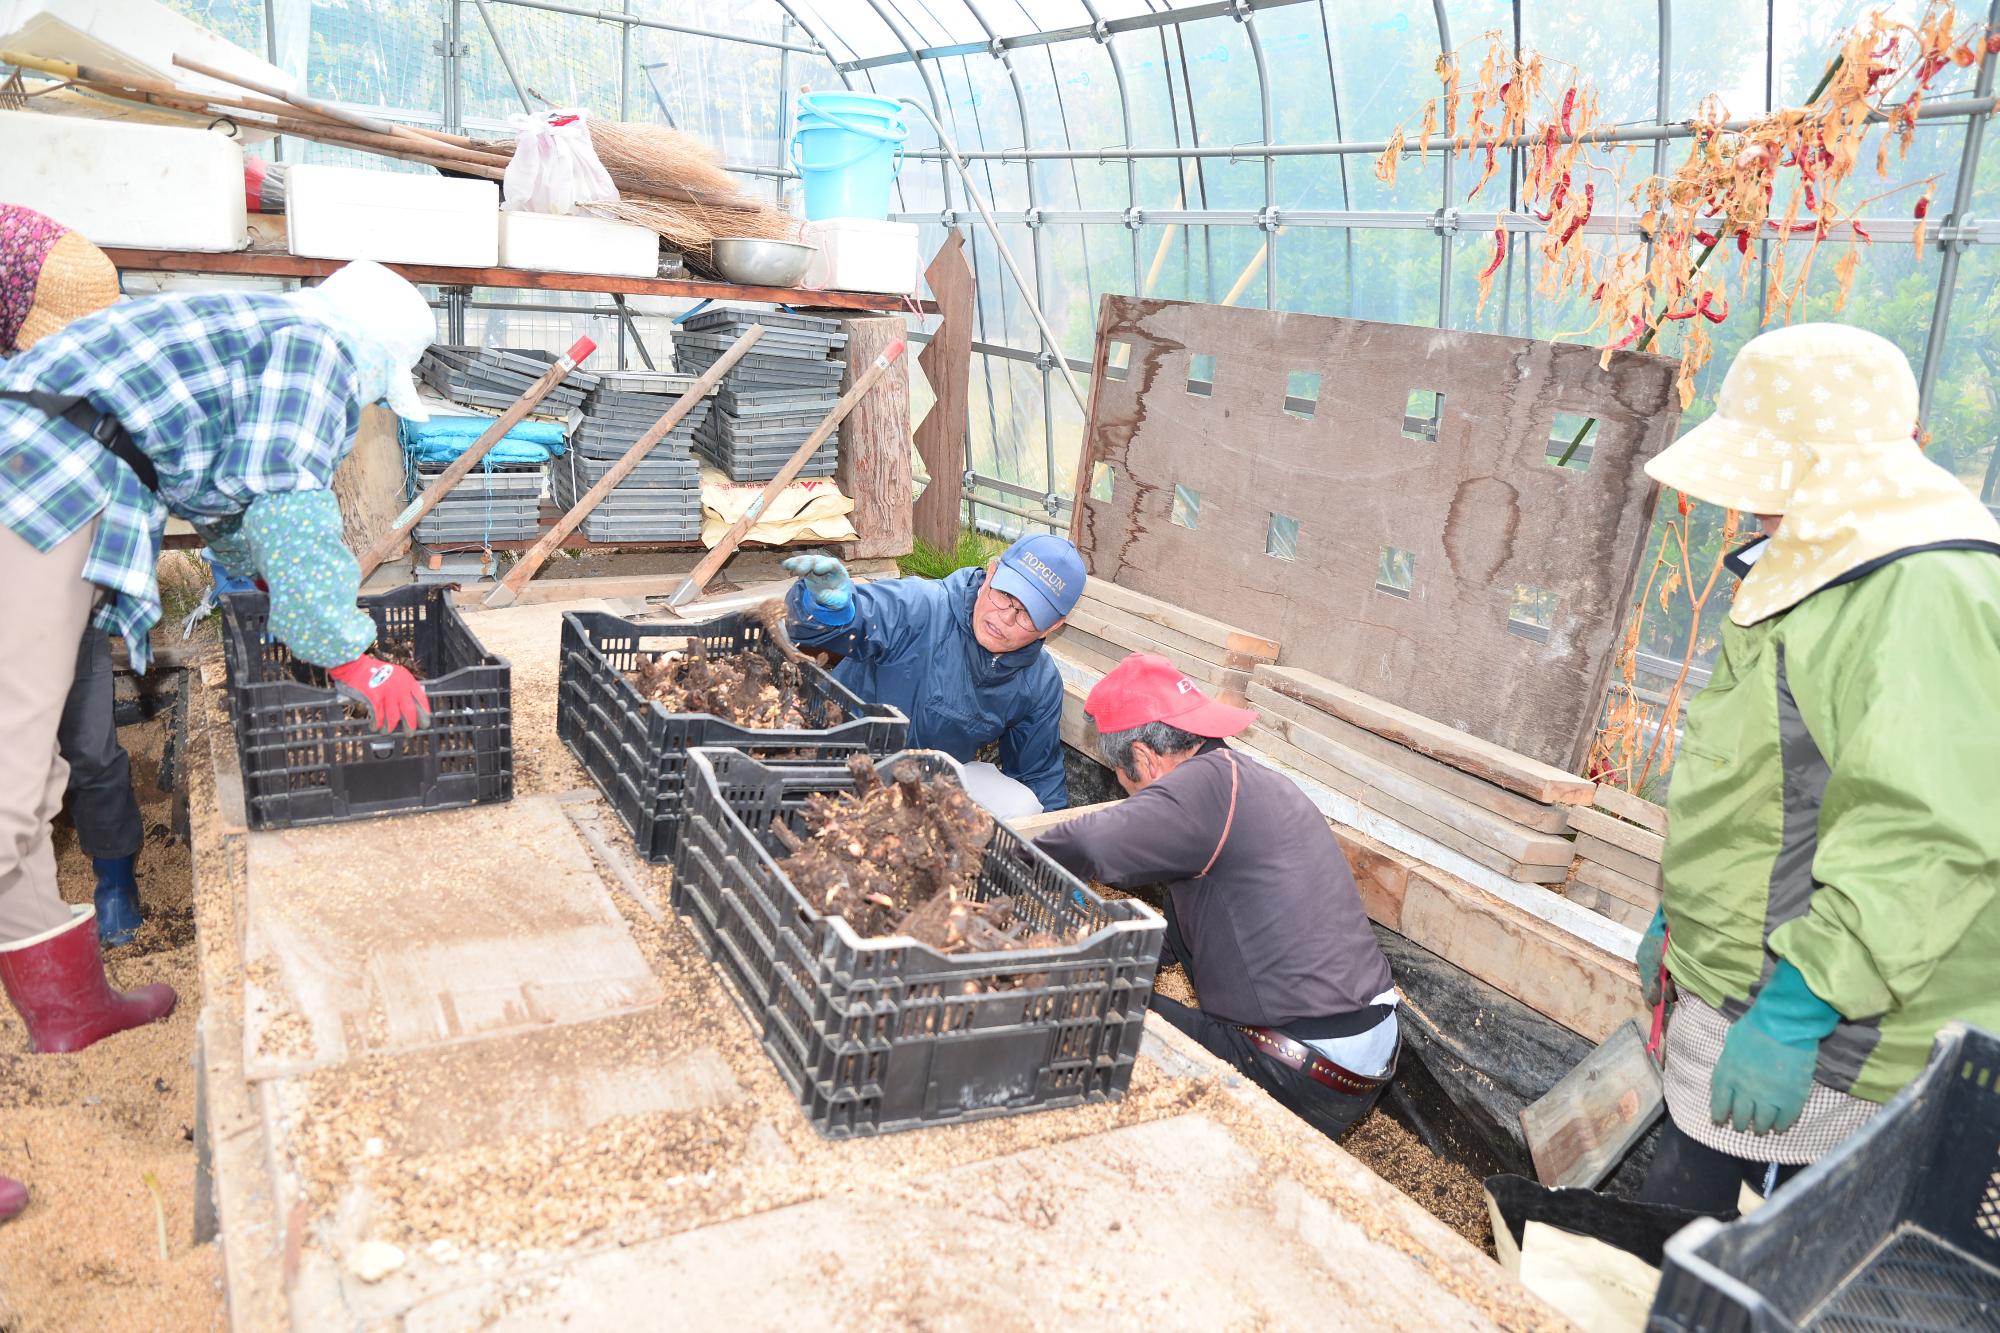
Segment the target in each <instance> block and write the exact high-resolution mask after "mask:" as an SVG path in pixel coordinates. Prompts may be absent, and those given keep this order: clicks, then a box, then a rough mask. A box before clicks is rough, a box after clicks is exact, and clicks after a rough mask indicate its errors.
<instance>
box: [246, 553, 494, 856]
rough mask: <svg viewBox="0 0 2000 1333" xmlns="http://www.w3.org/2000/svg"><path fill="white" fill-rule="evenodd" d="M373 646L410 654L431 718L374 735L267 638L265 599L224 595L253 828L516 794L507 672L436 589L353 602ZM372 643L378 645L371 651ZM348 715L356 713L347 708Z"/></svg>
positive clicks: (319, 677)
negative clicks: (373, 636) (366, 618)
mask: <svg viewBox="0 0 2000 1333" xmlns="http://www.w3.org/2000/svg"><path fill="white" fill-rule="evenodd" d="M359 605H360V607H361V609H362V610H364V611H366V612H367V613H368V614H369V615H371V616H373V617H374V619H375V627H376V633H377V635H378V640H377V643H378V645H380V644H385V643H386V644H395V645H398V646H399V647H400V649H401V650H402V652H403V653H404V654H406V655H407V656H408V657H410V658H411V659H413V660H415V661H416V662H417V663H418V665H419V667H420V668H421V669H420V671H419V673H418V674H419V675H421V676H422V677H423V678H424V680H423V686H424V693H425V694H427V695H428V696H430V703H431V725H430V726H429V727H428V728H426V729H424V730H423V731H418V732H407V731H399V732H395V733H392V734H390V735H383V734H382V733H380V732H378V731H376V730H375V729H374V727H373V725H372V724H371V723H370V722H369V721H368V718H367V716H366V714H365V713H364V714H362V715H361V716H358V717H350V716H349V715H348V712H349V709H348V705H347V703H346V702H345V701H344V700H342V699H341V698H340V696H339V695H338V694H337V693H336V692H335V691H334V689H333V687H332V686H330V685H329V684H327V679H326V672H325V671H323V670H321V669H320V668H319V667H315V666H309V665H307V664H306V663H304V662H300V661H297V660H296V659H294V658H293V657H292V655H291V653H290V652H289V651H287V650H286V648H285V646H284V645H283V644H281V643H277V642H275V641H273V640H272V639H270V638H269V637H267V636H266V634H265V628H266V626H267V625H268V624H269V621H270V614H271V611H270V599H269V598H267V597H266V596H265V595H264V594H263V593H260V592H251V593H232V594H230V595H229V596H226V597H224V598H223V599H222V646H223V661H224V664H225V667H226V669H227V671H228V686H229V711H230V716H231V718H232V720H233V721H234V723H235V727H236V749H237V754H238V756H239V757H240V759H241V761H242V766H243V797H244V804H245V806H246V807H247V808H248V810H249V815H250V826H251V827H252V828H259V829H269V828H293V827H297V826H299V825H304V824H333V823H339V822H340V821H342V820H348V819H369V818H373V817H374V816H376V815H387V814H397V813H401V812H405V811H417V810H448V809H452V808H454V807H457V806H465V805H484V804H486V803H488V802H492V801H505V800H510V799H512V797H513V795H514V742H513V705H512V698H513V696H512V692H511V675H512V673H511V670H510V668H509V667H508V665H507V661H506V659H505V658H501V657H495V656H494V655H493V654H491V653H489V652H487V651H486V650H485V649H484V648H483V647H481V646H480V643H479V640H478V639H477V638H475V637H474V636H473V633H472V631H471V630H470V629H469V628H467V626H466V623H465V620H464V618H463V617H461V616H460V615H459V614H458V611H457V610H456V609H455V608H454V607H453V606H452V604H451V592H450V589H449V588H447V587H443V586H432V587H427V588H425V587H414V586H413V587H407V588H398V589H396V590H395V591H393V592H385V593H377V594H373V595H370V596H366V597H363V598H361V599H360V603H359ZM370 651H371V652H373V651H376V650H375V649H373V648H371V649H370ZM356 711H357V712H358V711H359V710H356Z"/></svg>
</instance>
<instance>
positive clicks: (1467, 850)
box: [1242, 726, 1569, 884]
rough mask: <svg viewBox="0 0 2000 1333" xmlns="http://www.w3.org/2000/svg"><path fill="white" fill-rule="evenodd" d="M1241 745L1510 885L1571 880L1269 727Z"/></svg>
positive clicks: (1560, 869) (1249, 734) (1565, 869)
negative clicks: (1502, 848) (1490, 842)
mask: <svg viewBox="0 0 2000 1333" xmlns="http://www.w3.org/2000/svg"><path fill="white" fill-rule="evenodd" d="M1242 740H1243V743H1244V744H1246V745H1250V746H1253V747H1255V748H1256V749H1258V750H1261V751H1263V752H1264V753H1265V754H1268V755H1270V756H1271V757H1273V758H1275V759H1277V760H1278V761H1280V762H1281V763H1285V764H1288V765H1290V766H1291V767H1293V768H1296V769H1298V770H1299V771H1300V772H1301V773H1304V774H1305V775H1306V776H1308V777H1310V778H1312V779H1313V780H1314V781H1316V782H1319V783H1322V784H1324V785H1325V786H1327V787H1330V788H1332V789H1333V790H1334V791H1337V792H1340V793H1341V794H1342V795H1344V796H1347V797H1348V798H1350V799H1351V800H1354V801H1356V802H1357V803H1359V804H1361V805H1363V806H1366V807H1367V808H1368V809H1370V810H1373V811H1374V812H1375V813H1377V814H1379V815H1382V816H1385V817H1386V818H1389V819H1393V820H1395V821H1396V822H1397V823H1398V824H1401V825H1402V826H1403V827H1405V828H1407V829H1410V830H1411V831H1413V832H1416V833H1421V834H1422V835H1423V836H1424V837H1426V838H1429V839H1431V840H1432V841H1433V842H1436V843H1439V844H1440V845H1442V846H1445V847H1449V848H1450V849H1451V850H1452V851H1454V852H1457V853H1458V854H1459V855H1461V856H1464V857H1468V858H1470V859H1471V860H1473V861H1476V862H1478V863H1479V864H1480V865H1482V866H1485V867H1486V868H1488V869H1489V870H1493V871H1495V872H1497V873H1499V874H1501V875H1505V876H1506V877H1507V878H1509V879H1513V880H1518V881H1520V882H1522V883H1524V884H1535V883H1541V884H1551V883H1561V882H1562V881H1563V880H1564V879H1566V878H1568V876H1569V865H1568V863H1567V862H1565V863H1563V864H1562V865H1559V866H1558V865H1545V864H1535V863H1529V862H1523V861H1519V860H1516V859H1515V858H1513V857H1510V856H1508V855H1506V854H1505V853H1502V852H1500V851H1497V850H1495V849H1494V848H1492V847H1489V846H1487V845H1486V844H1485V843H1483V842H1481V841H1480V840H1479V839H1478V838H1475V837H1470V836H1468V835H1467V834H1466V833H1465V832H1464V831H1463V830H1461V829H1459V828H1458V827H1456V826H1455V825H1453V824H1452V823H1451V822H1449V821H1448V820H1445V819H1440V818H1439V817H1438V816H1436V815H1434V814H1432V813H1431V812H1430V811H1428V810H1424V809H1421V808H1419V807H1417V806H1415V805H1410V804H1407V803H1405V802H1404V801H1402V800H1399V799H1398V798H1397V797H1396V796H1394V795H1391V794H1390V793H1388V792H1385V791H1383V790H1382V789H1381V788H1380V787H1377V786H1374V785H1373V784H1371V783H1369V782H1367V781H1364V780H1362V779H1360V778H1357V777H1355V776H1354V775H1353V774H1351V773H1348V772H1345V771H1344V770H1342V769H1340V768H1337V767H1335V766H1334V765H1333V764H1330V763H1328V762H1326V761H1325V760H1324V759H1321V758H1319V757H1318V756H1317V755H1313V754H1310V753H1308V752H1307V751H1305V750H1302V749H1300V748H1299V747H1298V746H1296V745H1293V744H1291V743H1290V742H1289V741H1287V740H1285V739H1284V738H1283V737H1282V736H1279V735H1277V734H1274V733H1273V732H1271V731H1270V730H1268V729H1266V728H1264V727H1261V726H1258V727H1252V728H1251V729H1250V730H1248V731H1246V732H1244V733H1243V736H1242Z"/></svg>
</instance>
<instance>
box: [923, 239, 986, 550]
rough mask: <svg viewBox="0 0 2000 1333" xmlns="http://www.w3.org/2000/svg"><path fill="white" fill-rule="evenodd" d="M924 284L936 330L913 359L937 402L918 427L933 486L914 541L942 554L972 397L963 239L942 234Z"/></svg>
mask: <svg viewBox="0 0 2000 1333" xmlns="http://www.w3.org/2000/svg"><path fill="white" fill-rule="evenodd" d="M924 282H925V284H926V285H928V286H929V287H930V289H931V295H932V296H933V297H934V298H936V300H937V307H938V314H939V315H940V316H942V319H941V320H940V322H939V324H938V326H937V327H936V328H935V329H933V330H931V337H930V341H929V342H927V343H925V344H924V350H923V351H922V352H921V353H919V354H918V356H917V364H918V365H920V366H922V367H923V370H924V377H925V378H926V379H928V380H929V381H930V383H931V390H932V392H934V393H935V394H936V395H937V400H936V401H935V402H933V403H932V404H931V410H930V411H929V412H927V413H925V414H924V419H923V421H922V422H921V423H920V424H919V425H918V426H917V432H916V442H917V453H918V454H919V455H920V456H921V457H922V458H923V460H924V470H925V471H927V472H929V473H930V478H931V484H930V485H929V486H928V487H927V488H926V489H925V491H924V493H923V494H922V495H921V496H919V497H917V502H916V506H915V509H914V511H913V530H914V532H915V535H916V536H917V537H918V538H919V539H921V540H923V541H925V542H927V543H929V544H930V545H931V546H933V547H936V548H937V549H938V550H940V551H951V550H956V549H957V547H958V525H959V512H960V510H961V509H962V508H963V507H964V504H963V500H962V498H961V496H962V494H963V491H964V482H963V478H964V476H965V427H966V408H967V404H968V403H969V402H970V395H971V391H972V326H973V322H974V318H975V310H974V297H975V291H976V286H975V283H974V280H973V276H972V266H971V265H970V264H968V263H966V260H965V233H964V232H962V231H959V230H958V229H957V228H956V227H954V228H952V229H951V230H950V231H948V232H946V233H945V238H944V244H943V245H941V246H939V247H938V252H937V254H936V255H935V256H934V257H933V258H932V259H931V266H930V267H929V268H928V269H925V270H924Z"/></svg>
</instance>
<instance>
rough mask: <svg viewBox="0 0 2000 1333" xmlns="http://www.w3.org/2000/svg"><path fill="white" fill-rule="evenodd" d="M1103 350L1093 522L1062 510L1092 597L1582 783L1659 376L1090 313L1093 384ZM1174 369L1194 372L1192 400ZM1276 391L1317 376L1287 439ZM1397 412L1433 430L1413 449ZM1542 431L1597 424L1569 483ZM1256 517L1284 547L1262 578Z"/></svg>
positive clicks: (1644, 497) (1661, 400) (1267, 557)
mask: <svg viewBox="0 0 2000 1333" xmlns="http://www.w3.org/2000/svg"><path fill="white" fill-rule="evenodd" d="M1114 343H1122V344H1124V346H1125V348H1126V349H1128V350H1129V357H1125V358H1121V360H1124V361H1126V362H1127V363H1128V368H1126V369H1125V370H1124V371H1123V373H1122V374H1117V375H1115V376H1114V375H1106V374H1099V375H1097V376H1096V377H1095V378H1094V380H1093V398H1092V405H1091V411H1090V413H1089V420H1088V423H1087V425H1086V427H1085V432H1084V446H1083V448H1082V449H1081V450H1080V451H1079V454H1080V457H1081V458H1083V459H1084V460H1086V466H1088V465H1090V464H1102V465H1103V467H1105V468H1106V469H1108V470H1109V474H1110V477H1111V487H1110V490H1109V498H1106V499H1098V498H1096V496H1095V495H1093V494H1092V493H1091V490H1090V488H1089V486H1088V476H1087V475H1086V485H1085V489H1084V490H1083V491H1081V492H1080V493H1079V494H1078V497H1077V504H1076V512H1077V520H1076V524H1075V531H1076V532H1077V538H1078V546H1079V549H1081V550H1082V552H1083V553H1084V557H1085V563H1086V567H1087V568H1088V570H1089V572H1090V573H1091V574H1092V575H1094V576H1095V577H1097V578H1100V579H1106V580H1109V581H1111V582H1113V583H1115V584H1117V585H1120V586H1122V587H1124V588H1126V589H1130V590H1132V591H1134V592H1139V593H1145V594H1148V595H1151V596H1154V597H1161V598H1168V599H1170V600H1172V601H1173V602H1175V603H1177V604H1179V605H1182V606H1184V607H1186V608H1187V609H1188V610H1190V611H1193V612H1198V613H1201V614H1203V615H1208V616H1213V617H1216V618H1218V619H1220V620H1223V621H1226V622H1228V623H1230V624H1232V625H1237V626H1240V627H1242V628H1243V629H1245V630H1247V631H1249V632H1251V633H1254V634H1258V635H1262V636H1264V637H1265V638H1268V639H1272V640H1276V641H1278V642H1281V643H1283V644H1284V646H1285V660H1286V661H1288V662H1292V663H1296V664H1297V665H1299V666H1302V667H1306V668H1308V669H1310V670H1312V671H1315V672H1318V673H1319V674H1321V675H1324V676H1327V677H1329V678H1330V679H1333V680H1337V681H1340V682H1342V683H1343V684H1346V685H1349V686H1351V687H1352V688H1354V689H1357V690H1362V691H1365V692H1367V693H1368V694H1371V695H1373V696H1375V697H1377V698H1381V699H1384V700H1386V701H1388V702H1390V703H1394V704H1397V705H1400V706H1402V707H1404V708H1408V709H1411V710H1413V711H1415V712H1417V713H1420V714H1423V715H1424V716H1427V717H1432V718H1436V719H1438V720H1440V721H1441V722H1444V723H1446V724H1449V725H1451V726H1453V727H1456V728H1459V729H1462V730H1465V731H1468V732H1471V733H1472V734H1475V735H1478V736H1480V737H1481V738H1482V739H1485V740H1488V741H1492V742H1494V743H1496V744H1498V745H1501V746H1503V747H1505V748H1507V749H1509V750H1514V751H1518V752H1520V753H1522V754H1526V755H1529V756H1531V757H1533V758H1535V759H1539V760H1541V761H1543V762H1545V763H1549V764H1553V765H1555V766H1556V767H1558V768H1566V769H1572V770H1573V769H1575V768H1576V766H1578V765H1579V764H1581V763H1582V762H1583V759H1584V757H1585V754H1586V752H1587V749H1588V745H1589V739H1590V736H1591V734H1592V733H1593V731H1594V730H1595V725H1596V721H1597V716H1598V711H1599V706H1600V704H1601V702H1602V700H1603V697H1604V690H1605V687H1606V684H1607V682H1608V679H1609V673H1610V669H1611V665H1612V659H1613V657H1614V655H1615V653H1616V650H1617V647H1618V644H1619V636H1620V634H1621V633H1622V631H1623V627H1624V623H1625V619H1626V611H1627V608H1628V607H1629V606H1630V603H1631V598H1632V594H1633V587H1634V582H1635V579H1636V577H1637V573H1638V568H1639V562H1640V559H1641V556H1642V554H1643V551H1644V546H1645V540H1646V534H1647V532H1648V529H1649V527H1650V523H1651V518H1652V512H1653V507H1654V505H1655V503H1656V500H1657V497H1658V487H1657V486H1656V485H1654V484H1653V482H1652V481H1650V480H1649V479H1648V478H1647V477H1646V475H1645V472H1644V466H1643V465H1644V464H1645V462H1646V461H1647V460H1648V459H1649V458H1651V457H1652V456H1653V455H1654V454H1656V453H1658V452H1659V451H1660V450H1661V449H1663V448H1665V447H1666V445H1667V444H1668V442H1669V441H1671V440H1672V439H1673V437H1674V434H1675V427H1676V424H1677V419H1678V415H1679V399H1678V396H1677V394H1676V392H1675V388H1674V382H1675V377H1676V375H1677V373H1678V365H1677V363H1676V362H1675V361H1674V360H1673V359H1672V358H1668V357H1662V356H1658V355H1655V354H1651V353H1640V352H1629V351H1625V352H1613V353H1610V354H1609V356H1608V358H1607V357H1605V355H1604V353H1603V352H1602V350H1601V349H1598V348H1592V347H1586V346H1583V345H1580V344H1554V343H1547V342H1536V341H1532V340H1528V339H1522V338H1510V337H1499V336H1495V335H1491V334H1481V333H1470V332H1461V331H1453V330H1438V329H1428V328H1409V327H1403V326H1398V325H1390V324H1382V323H1374V322H1369V321H1363V320H1353V319H1338V318H1329V317H1324V316H1318V315H1306V314H1300V313H1296V312H1289V311H1275V310H1259V309H1246V308H1241V307H1232V306H1211V305H1196V304H1191V303H1188V302H1182V301H1167V300H1157V299H1150V298H1142V297H1135V296H1120V295H1107V296H1106V297H1104V299H1103V302H1102V304H1101V306H1100V314H1099V319H1098V351H1097V357H1098V363H1097V364H1098V366H1099V368H1100V369H1104V368H1106V367H1107V366H1108V360H1109V358H1108V351H1109V349H1110V347H1111V345H1112V344H1114ZM1196 357H1202V358H1204V359H1206V358H1210V357H1212V358H1213V359H1214V368H1213V369H1214V373H1213V375H1212V377H1210V379H1209V382H1208V383H1207V384H1205V385H1204V386H1203V387H1204V388H1205V390H1206V391H1205V392H1196V393H1189V392H1187V386H1188V384H1189V382H1190V375H1191V371H1192V369H1193V364H1194V358H1196ZM1204 369H1206V367H1204ZM1297 372H1304V373H1308V374H1315V375H1317V376H1318V377H1319V388H1318V394H1317V406H1316V408H1315V410H1314V411H1313V413H1312V414H1311V415H1310V417H1309V418H1308V419H1301V418H1300V417H1298V416H1294V415H1292V414H1291V413H1288V412H1287V411H1286V410H1285V406H1286V402H1287V392H1288V382H1289V377H1290V376H1291V375H1292V374H1294V373H1297ZM1419 392H1427V393H1436V394H1438V395H1441V396H1442V399H1443V406H1442V408H1441V409H1440V411H1439V413H1438V418H1437V421H1436V425H1435V427H1434V428H1433V429H1432V430H1430V431H1428V432H1419V433H1418V437H1417V438H1412V436H1410V435H1406V433H1405V431H1406V427H1407V426H1408V424H1409V419H1408V415H1407V413H1408V408H1409V400H1410V397H1411V395H1412V394H1413V393H1419ZM1559 413H1576V414H1578V415H1583V416H1590V417H1595V418H1597V420H1598V423H1599V424H1598V427H1597V433H1596V436H1595V439H1594V443H1593V448H1592V453H1591V457H1590V458H1589V459H1588V460H1587V466H1582V467H1579V466H1575V465H1572V466H1570V467H1566V468H1557V467H1554V466H1551V465H1550V463H1549V462H1548V461H1547V454H1548V447H1549V440H1550V437H1551V435H1552V434H1553V433H1554V429H1555V421H1556V417H1557V415H1558V414H1559ZM1425 435H1428V438H1424V437H1423V436H1425ZM1104 493H1105V492H1103V491H1102V490H1100V491H1098V492H1097V494H1104ZM1177 496H1178V497H1180V503H1181V505H1182V510H1181V513H1180V515H1179V518H1180V520H1181V521H1178V522H1176V521H1175V517H1176V515H1175V505H1176V503H1177ZM1189 499H1193V500H1195V501H1197V502H1198V503H1197V504H1196V505H1195V507H1194V511H1193V513H1192V514H1190V513H1189V512H1188V510H1187V501H1188V500H1189ZM1274 515H1275V516H1276V517H1278V518H1282V519H1289V520H1291V522H1292V523H1293V524H1296V532H1295V533H1293V532H1292V531H1291V530H1290V527H1289V525H1288V526H1287V529H1286V531H1285V532H1284V533H1283V534H1281V535H1283V536H1294V535H1295V536H1296V541H1295V543H1292V544H1290V545H1288V546H1286V547H1284V548H1283V553H1282V555H1281V556H1279V557H1275V558H1274V556H1273V555H1272V554H1271V553H1270V552H1271V550H1272V546H1273V543H1272V540H1271V539H1272V527H1273V523H1272V520H1273V517H1274ZM1386 549H1397V550H1401V551H1405V552H1407V553H1409V555H1410V556H1411V557H1412V566H1413V580H1414V581H1413V586H1412V587H1411V588H1410V589H1409V590H1408V594H1407V595H1398V593H1397V592H1394V591H1385V590H1382V589H1380V588H1378V586H1377V577H1378V574H1379V572H1380V569H1381V564H1382V556H1383V552H1384V551H1385V550H1386ZM1524 590H1525V592H1524ZM1531 603H1532V604H1535V605H1538V606H1539V607H1540V610H1541V614H1540V615H1539V616H1537V620H1538V621H1539V622H1540V623H1539V624H1538V625H1537V626H1532V627H1528V628H1527V629H1525V630H1524V628H1523V627H1522V626H1521V625H1520V624H1517V623H1516V620H1515V616H1516V614H1517V612H1518V611H1519V609H1520V608H1521V607H1522V606H1523V605H1527V604H1531Z"/></svg>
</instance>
